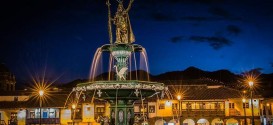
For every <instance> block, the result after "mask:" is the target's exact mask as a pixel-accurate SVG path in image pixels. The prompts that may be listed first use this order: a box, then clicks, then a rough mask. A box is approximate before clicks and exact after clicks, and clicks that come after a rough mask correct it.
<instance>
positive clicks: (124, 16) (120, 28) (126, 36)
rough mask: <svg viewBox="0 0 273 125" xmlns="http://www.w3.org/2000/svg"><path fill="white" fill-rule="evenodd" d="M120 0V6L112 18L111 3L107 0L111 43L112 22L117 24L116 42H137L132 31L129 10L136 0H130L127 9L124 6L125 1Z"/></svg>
mask: <svg viewBox="0 0 273 125" xmlns="http://www.w3.org/2000/svg"><path fill="white" fill-rule="evenodd" d="M117 1H118V3H119V4H118V8H117V12H116V14H115V16H114V17H113V18H111V15H110V14H111V12H110V3H109V0H107V3H106V4H107V5H108V9H109V11H108V16H109V22H108V25H109V35H110V43H111V42H112V33H111V32H112V31H111V30H112V29H111V22H113V24H114V25H115V26H116V41H115V43H121V44H123V43H124V44H128V43H133V42H135V36H134V34H133V31H132V27H131V23H130V19H129V14H128V12H129V10H130V9H131V6H132V3H133V1H134V0H130V2H129V5H128V7H127V9H125V8H124V7H123V1H120V0H117Z"/></svg>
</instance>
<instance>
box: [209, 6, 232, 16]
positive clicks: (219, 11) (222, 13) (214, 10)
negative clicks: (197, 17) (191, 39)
mask: <svg viewBox="0 0 273 125" xmlns="http://www.w3.org/2000/svg"><path fill="white" fill-rule="evenodd" d="M208 12H209V13H211V14H212V15H215V16H220V17H226V18H229V17H231V14H230V13H229V12H228V11H226V10H225V9H223V8H220V7H210V8H209V9H208Z"/></svg>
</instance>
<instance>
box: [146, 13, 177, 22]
mask: <svg viewBox="0 0 273 125" xmlns="http://www.w3.org/2000/svg"><path fill="white" fill-rule="evenodd" d="M151 18H152V19H153V20H155V21H176V20H177V19H176V17H175V16H172V15H170V14H163V13H152V14H151Z"/></svg>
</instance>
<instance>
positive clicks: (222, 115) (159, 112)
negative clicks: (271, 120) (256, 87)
mask: <svg viewBox="0 0 273 125" xmlns="http://www.w3.org/2000/svg"><path fill="white" fill-rule="evenodd" d="M169 88H170V91H171V93H172V96H173V99H161V100H160V99H158V100H156V101H148V104H147V107H148V108H147V111H148V119H149V120H148V121H149V123H150V124H151V125H160V124H163V123H166V124H175V125H179V124H183V125H196V124H198V125H210V124H211V125H243V124H245V122H244V121H245V119H246V124H251V118H252V110H251V105H252V103H251V101H250V99H249V98H247V99H246V102H245V103H243V101H242V98H243V96H242V93H241V92H240V91H237V90H234V89H231V88H227V87H223V86H206V85H186V86H179V85H176V86H169ZM181 92H182V93H181ZM178 94H181V95H180V96H182V98H181V99H180V100H178V99H177V98H176V96H178ZM261 100H262V98H261V97H258V96H255V97H254V99H253V107H254V110H253V111H254V119H255V123H256V124H257V125H258V124H261V121H260V105H259V103H260V101H261Z"/></svg>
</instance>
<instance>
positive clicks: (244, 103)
mask: <svg viewBox="0 0 273 125" xmlns="http://www.w3.org/2000/svg"><path fill="white" fill-rule="evenodd" d="M242 101H243V108H244V115H245V125H247V123H246V99H245V98H243V99H242Z"/></svg>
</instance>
